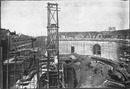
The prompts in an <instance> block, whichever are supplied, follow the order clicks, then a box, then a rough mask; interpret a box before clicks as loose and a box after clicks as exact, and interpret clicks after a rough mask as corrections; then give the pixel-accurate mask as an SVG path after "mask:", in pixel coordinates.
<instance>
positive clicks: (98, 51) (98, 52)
mask: <svg viewBox="0 0 130 89" xmlns="http://www.w3.org/2000/svg"><path fill="white" fill-rule="evenodd" d="M93 54H94V55H101V47H100V45H99V44H95V45H94V46H93Z"/></svg>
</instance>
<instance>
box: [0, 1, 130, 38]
mask: <svg viewBox="0 0 130 89" xmlns="http://www.w3.org/2000/svg"><path fill="white" fill-rule="evenodd" d="M48 2H53V3H58V4H59V8H60V12H59V27H60V28H59V31H61V32H65V31H67V32H69V31H76V32H77V31H103V30H107V29H108V27H110V26H111V27H116V29H117V30H120V29H128V28H129V1H128V0H62V1H61V0H55V1H53V0H51V1H49V0H48V1H47V0H46V1H2V2H1V27H2V28H6V29H9V30H11V31H16V33H23V34H27V35H30V36H38V35H46V34H47V29H46V27H47V8H46V7H47V3H48Z"/></svg>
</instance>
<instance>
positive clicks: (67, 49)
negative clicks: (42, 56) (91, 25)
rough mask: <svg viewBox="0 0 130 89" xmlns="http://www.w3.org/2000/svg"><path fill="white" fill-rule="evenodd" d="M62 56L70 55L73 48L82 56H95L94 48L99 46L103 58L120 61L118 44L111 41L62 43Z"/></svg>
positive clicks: (60, 48)
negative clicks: (96, 45)
mask: <svg viewBox="0 0 130 89" xmlns="http://www.w3.org/2000/svg"><path fill="white" fill-rule="evenodd" d="M59 44H60V45H59V51H60V54H70V53H71V48H72V47H74V49H75V52H74V53H77V54H81V55H94V53H93V46H94V45H95V44H99V45H100V47H101V55H100V56H101V57H104V58H108V59H112V60H114V61H117V60H118V54H117V50H118V43H117V42H109V41H75V40H73V41H69V40H68V41H60V43H59Z"/></svg>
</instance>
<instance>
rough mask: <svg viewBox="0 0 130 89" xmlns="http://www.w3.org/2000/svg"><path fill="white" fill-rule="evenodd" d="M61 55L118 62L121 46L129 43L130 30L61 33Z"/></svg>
mask: <svg viewBox="0 0 130 89" xmlns="http://www.w3.org/2000/svg"><path fill="white" fill-rule="evenodd" d="M59 36H60V41H59V53H60V54H70V53H77V54H81V55H95V56H101V57H103V58H107V59H111V60H114V61H118V59H119V57H120V46H121V45H122V44H123V43H124V42H128V41H129V38H130V36H129V30H117V31H111V32H110V31H107V32H106V31H105V32H61V33H60V35H59Z"/></svg>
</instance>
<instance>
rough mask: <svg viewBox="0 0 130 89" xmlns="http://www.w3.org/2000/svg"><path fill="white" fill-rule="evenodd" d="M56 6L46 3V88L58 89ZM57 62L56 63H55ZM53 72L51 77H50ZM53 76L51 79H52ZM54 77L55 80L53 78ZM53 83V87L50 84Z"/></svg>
mask: <svg viewBox="0 0 130 89" xmlns="http://www.w3.org/2000/svg"><path fill="white" fill-rule="evenodd" d="M58 11H59V10H58V4H57V3H48V6H47V16H48V17H47V19H48V23H47V35H48V36H47V46H46V49H47V80H48V81H47V88H59V87H60V81H59V80H60V78H59V76H60V67H59V37H58V29H59V22H58ZM51 62H53V63H54V65H55V66H54V67H55V68H54V70H52V69H50V65H51ZM55 62H57V63H55ZM52 72H53V75H52ZM52 76H53V78H52ZM54 77H55V78H54ZM51 81H55V83H56V84H55V85H53V84H51V83H50V82H51Z"/></svg>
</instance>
